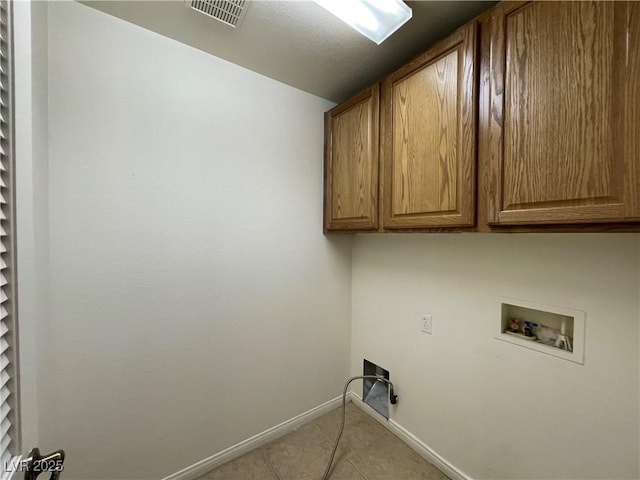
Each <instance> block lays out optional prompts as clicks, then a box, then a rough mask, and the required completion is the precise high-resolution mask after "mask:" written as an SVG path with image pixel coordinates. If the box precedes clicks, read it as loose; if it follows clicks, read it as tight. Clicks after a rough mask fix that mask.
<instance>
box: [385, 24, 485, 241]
mask: <svg viewBox="0 0 640 480" xmlns="http://www.w3.org/2000/svg"><path fill="white" fill-rule="evenodd" d="M476 37H477V30H476V22H471V23H470V24H468V25H467V26H465V27H463V28H461V29H459V30H457V31H456V32H454V33H453V34H452V35H451V36H450V37H448V38H447V39H446V40H444V41H442V42H440V43H438V44H437V45H435V46H434V47H432V48H430V49H429V50H428V51H427V52H425V53H424V54H422V55H421V56H419V57H418V58H416V59H415V60H413V61H412V62H410V63H409V64H407V65H405V66H404V67H402V68H400V69H399V70H397V71H396V72H394V73H393V74H391V75H389V76H388V77H387V78H386V79H385V80H384V81H383V83H382V114H381V115H382V118H381V123H382V127H381V131H382V137H381V157H382V164H383V178H382V189H383V202H382V208H383V212H382V213H383V215H382V223H383V226H384V228H390V229H392V228H429V227H455V226H472V225H473V224H474V222H475V165H476V103H477V101H476V100H477V99H476V71H477V69H476V63H477V55H476V53H477V51H476V44H477V39H476Z"/></svg>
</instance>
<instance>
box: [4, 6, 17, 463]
mask: <svg viewBox="0 0 640 480" xmlns="http://www.w3.org/2000/svg"><path fill="white" fill-rule="evenodd" d="M11 6H12V5H11V2H10V1H6V0H4V1H2V0H0V435H1V436H0V460H1V461H2V470H3V471H4V470H5V467H6V466H7V463H8V462H9V460H10V459H11V457H12V456H14V455H17V454H19V448H20V446H19V438H18V428H17V420H18V415H17V410H16V409H17V405H18V401H17V397H18V388H17V381H16V380H17V362H16V360H17V342H16V339H17V330H16V329H17V325H16V301H15V247H14V245H15V235H14V231H15V230H14V228H13V219H14V201H13V198H14V197H13V194H14V192H13V183H14V181H13V170H14V169H13V109H12V104H13V94H12V91H11V89H12V84H13V76H12V71H11V69H12V58H11V55H12V31H11V11H10V9H11Z"/></svg>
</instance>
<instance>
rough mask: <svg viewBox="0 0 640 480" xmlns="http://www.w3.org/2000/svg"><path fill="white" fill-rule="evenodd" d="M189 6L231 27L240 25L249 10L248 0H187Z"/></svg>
mask: <svg viewBox="0 0 640 480" xmlns="http://www.w3.org/2000/svg"><path fill="white" fill-rule="evenodd" d="M185 3H186V4H187V6H188V7H191V8H193V9H194V10H197V11H198V12H201V13H204V14H205V15H208V16H209V17H211V18H215V19H216V20H220V21H221V22H222V23H225V24H227V25H229V26H231V27H234V28H236V27H239V26H240V23H242V19H243V18H244V16H245V14H246V12H247V6H248V5H247V0H186V2H185Z"/></svg>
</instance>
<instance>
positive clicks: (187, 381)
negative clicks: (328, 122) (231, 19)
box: [41, 2, 350, 480]
mask: <svg viewBox="0 0 640 480" xmlns="http://www.w3.org/2000/svg"><path fill="white" fill-rule="evenodd" d="M48 14H49V72H48V73H49V144H50V152H49V153H50V165H49V175H50V184H49V201H50V297H51V305H50V348H51V352H50V358H49V367H50V371H51V375H50V379H49V382H48V385H47V390H46V391H45V392H42V394H43V395H45V397H46V399H47V411H45V412H43V413H44V419H43V420H42V421H43V422H45V423H46V424H47V426H48V428H46V429H45V430H46V432H47V434H46V435H45V436H44V437H43V438H42V445H41V447H42V448H43V449H44V450H47V449H51V448H64V449H65V450H66V451H67V455H68V460H67V462H68V465H67V467H66V469H65V472H64V476H65V478H68V479H69V480H74V479H76V480H78V479H116V478H119V479H135V478H139V479H143V478H148V479H152V478H153V479H157V478H161V477H163V476H166V475H169V474H171V473H173V472H176V471H178V470H180V469H181V468H183V467H186V466H188V465H191V464H193V463H194V462H196V461H199V460H202V459H203V458H205V457H207V456H209V455H212V454H213V453H216V452H219V451H221V450H222V449H224V448H226V447H229V446H231V445H234V444H236V443H237V442H239V441H241V440H244V439H246V438H248V437H249V436H251V435H254V434H256V433H259V432H261V431H263V430H265V429H267V428H269V427H272V426H274V425H276V424H278V423H279V422H281V421H284V420H286V419H289V418H291V417H293V416H295V415H297V414H299V413H301V412H304V411H306V410H308V409H310V408H312V407H315V406H317V405H319V404H321V403H322V402H325V401H326V400H328V399H330V398H332V397H334V396H336V395H337V394H338V392H339V391H340V387H341V385H342V382H343V380H344V378H345V377H346V376H347V374H348V370H349V353H348V352H349V342H350V338H349V335H350V319H349V316H350V241H349V239H344V238H325V237H323V235H322V234H321V225H322V218H321V209H322V191H321V189H322V182H321V174H322V142H323V124H322V121H323V120H322V118H323V116H322V113H323V111H325V110H326V109H328V108H330V107H331V104H330V103H329V102H327V101H325V100H322V99H320V98H317V97H314V96H311V95H309V94H306V93H303V92H301V91H298V90H295V89H293V88H291V87H288V86H285V85H283V84H280V83H277V82H275V81H273V80H270V79H267V78H266V77H262V76H260V75H257V74H255V73H253V72H250V71H247V70H244V69H242V68H239V67H236V66H234V65H231V64H229V63H227V62H224V61H222V60H219V59H216V58H214V57H211V56H210V55H207V54H205V53H202V52H200V51H197V50H195V49H193V48H190V47H186V46H184V45H181V44H178V43H177V42H175V41H172V40H169V39H166V38H163V37H161V36H159V35H156V34H154V33H151V32H149V31H146V30H143V29H141V28H139V27H136V26H133V25H131V24H128V23H125V22H124V21H121V20H118V19H115V18H113V17H110V16H108V15H106V14H104V13H101V12H98V11H96V10H93V9H91V8H89V7H86V6H84V5H81V4H78V3H66V2H63V3H61V2H51V3H49V12H48ZM319 360H320V361H321V362H322V365H318V364H317V363H316V362H318V361H319Z"/></svg>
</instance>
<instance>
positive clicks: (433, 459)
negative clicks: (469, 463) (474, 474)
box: [348, 392, 473, 480]
mask: <svg viewBox="0 0 640 480" xmlns="http://www.w3.org/2000/svg"><path fill="white" fill-rule="evenodd" d="M348 395H349V397H348V400H350V401H352V402H353V404H354V405H357V406H358V407H360V408H361V409H362V410H363V411H364V412H365V413H367V414H369V415H370V416H371V417H372V418H374V419H375V420H377V421H378V422H379V423H380V424H382V425H383V426H385V427H386V428H387V429H388V430H389V431H390V432H391V433H393V434H394V435H395V436H396V437H398V438H400V440H402V441H403V442H404V443H406V444H407V445H409V446H410V447H411V448H412V449H413V450H415V451H416V452H417V453H418V454H419V455H420V456H421V457H422V458H424V459H425V460H426V461H427V462H429V463H430V464H432V465H433V466H435V467H436V468H437V469H438V470H440V471H441V472H442V473H444V474H445V475H446V476H447V477H449V478H450V479H451V480H473V479H472V478H471V477H470V476H469V475H467V474H466V473H464V472H463V471H462V470H459V469H457V468H456V467H455V466H454V465H453V464H451V463H450V462H449V461H447V460H446V459H445V458H443V457H441V456H440V455H438V453H437V452H435V451H434V450H433V449H432V448H430V447H429V446H428V445H426V444H425V443H424V442H422V440H420V439H419V438H418V437H416V436H415V435H414V434H413V433H411V432H410V431H409V430H407V429H406V428H404V427H403V426H402V425H400V424H399V423H398V422H396V421H395V420H393V419H390V420H389V421H386V420H385V419H384V418H383V417H382V416H381V415H380V414H379V413H378V412H376V411H375V410H374V409H373V408H371V407H370V406H369V405H367V404H366V403H364V402H363V401H362V400H361V399H360V397H359V396H358V395H357V394H356V393H354V392H349V394H348Z"/></svg>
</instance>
